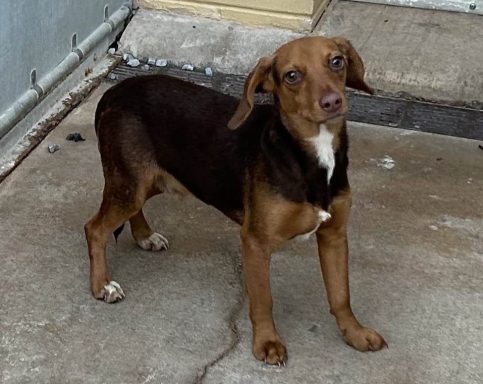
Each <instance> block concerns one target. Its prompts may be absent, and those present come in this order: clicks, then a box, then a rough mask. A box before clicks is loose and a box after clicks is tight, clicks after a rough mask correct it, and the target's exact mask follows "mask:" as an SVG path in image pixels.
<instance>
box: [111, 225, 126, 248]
mask: <svg viewBox="0 0 483 384" xmlns="http://www.w3.org/2000/svg"><path fill="white" fill-rule="evenodd" d="M123 230H124V224H123V225H121V226H120V227H119V228H116V229H115V230H114V232H113V235H114V239H116V243H117V238H118V237H119V235H120V234H121V232H122V231H123Z"/></svg>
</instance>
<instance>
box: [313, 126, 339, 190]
mask: <svg viewBox="0 0 483 384" xmlns="http://www.w3.org/2000/svg"><path fill="white" fill-rule="evenodd" d="M333 138H334V135H333V134H332V133H330V132H329V131H328V130H327V127H326V126H325V125H324V124H320V132H319V134H318V135H317V136H315V137H311V138H310V139H307V140H308V141H309V142H311V143H312V145H313V146H314V147H315V153H316V156H317V160H318V161H319V164H320V166H321V167H324V168H325V169H327V183H330V179H331V177H332V174H333V173H334V167H335V158H334V149H333V148H332V139H333Z"/></svg>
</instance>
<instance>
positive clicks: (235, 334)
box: [193, 255, 245, 384]
mask: <svg viewBox="0 0 483 384" xmlns="http://www.w3.org/2000/svg"><path fill="white" fill-rule="evenodd" d="M233 264H234V269H235V274H236V276H237V280H238V283H239V287H240V291H239V293H238V298H237V301H236V303H235V305H234V306H233V307H232V309H231V311H230V315H229V317H228V327H229V328H230V331H231V341H230V345H229V346H228V347H227V348H225V350H224V351H223V352H222V353H220V354H219V355H218V356H217V357H216V358H215V359H213V360H212V361H210V362H209V363H207V364H206V365H205V366H204V367H203V371H202V372H201V374H198V375H197V376H196V379H195V381H194V382H193V384H202V383H203V380H204V379H205V377H206V375H207V373H208V370H209V369H210V368H211V367H213V366H215V365H216V364H218V363H219V362H220V361H222V360H223V359H224V358H225V357H227V356H228V355H229V354H230V353H231V352H232V351H233V350H234V349H235V348H236V347H237V345H238V344H239V342H240V334H239V331H238V326H237V324H236V322H237V320H238V315H239V314H240V312H241V310H242V309H243V305H244V304H245V289H244V286H245V284H244V281H243V277H242V276H243V275H242V265H241V263H240V259H239V258H238V255H237V256H235V257H234V260H233Z"/></svg>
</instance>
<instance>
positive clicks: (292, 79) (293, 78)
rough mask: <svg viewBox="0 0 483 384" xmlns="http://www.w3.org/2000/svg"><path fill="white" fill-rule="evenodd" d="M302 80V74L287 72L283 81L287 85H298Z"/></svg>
mask: <svg viewBox="0 0 483 384" xmlns="http://www.w3.org/2000/svg"><path fill="white" fill-rule="evenodd" d="M301 80H302V74H301V73H300V72H299V71H289V72H287V73H286V74H285V81H286V82H287V83H289V84H292V85H294V84H298V83H300V81H301Z"/></svg>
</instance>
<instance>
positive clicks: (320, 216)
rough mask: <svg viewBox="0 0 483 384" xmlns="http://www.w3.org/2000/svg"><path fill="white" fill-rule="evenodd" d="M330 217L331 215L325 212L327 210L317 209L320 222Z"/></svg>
mask: <svg viewBox="0 0 483 384" xmlns="http://www.w3.org/2000/svg"><path fill="white" fill-rule="evenodd" d="M331 218H332V215H331V214H330V213H329V212H327V211H322V210H321V211H319V219H320V221H321V222H322V223H324V222H326V221H327V220H330V219H331Z"/></svg>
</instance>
